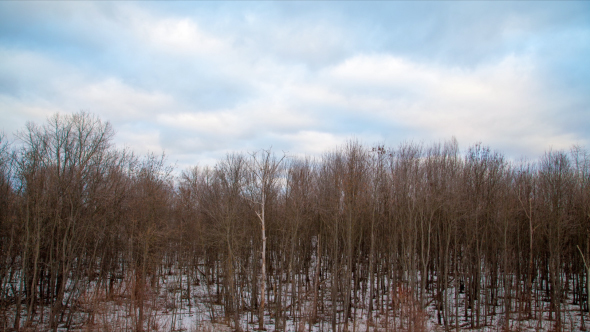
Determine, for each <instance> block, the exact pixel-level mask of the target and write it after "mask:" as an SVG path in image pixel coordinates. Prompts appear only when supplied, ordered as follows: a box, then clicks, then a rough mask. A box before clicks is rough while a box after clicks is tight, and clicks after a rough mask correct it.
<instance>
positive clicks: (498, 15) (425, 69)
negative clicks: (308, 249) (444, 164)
mask: <svg viewBox="0 0 590 332" xmlns="http://www.w3.org/2000/svg"><path fill="white" fill-rule="evenodd" d="M589 59H590V2H585V1H584V2H577V1H571V2H563V1H559V2H551V1H541V2H529V1H518V2H510V1H490V2H486V1H473V2H472V1H432V2H430V1H415V2H403V1H391V2H387V1H374V2H373V1H363V2H355V1H342V2H339V1H301V2H299V1H261V2H249V1H230V2H220V1H219V2H218V1H215V2H206V1H198V2H197V1H195V2H191V1H179V2H174V1H166V2H141V1H137V2H136V1H129V2H109V1H96V2H73V1H57V2H51V1H25V2H21V1H2V2H0V131H2V132H4V133H5V135H6V136H7V137H8V138H9V139H10V138H13V137H14V134H15V132H16V131H17V130H22V129H23V128H24V126H25V124H26V122H27V121H32V122H35V123H38V124H41V123H43V122H44V121H46V119H47V118H48V117H49V116H51V115H52V114H55V113H57V112H59V113H62V114H66V113H75V112H79V111H85V112H89V113H93V114H96V115H98V116H99V117H100V118H101V119H103V120H105V121H109V122H110V123H111V124H112V125H113V127H114V129H115V131H116V137H115V143H116V144H117V145H118V146H121V147H122V146H127V147H129V148H131V149H132V150H134V151H135V152H137V153H138V154H145V153H147V152H154V153H158V154H159V153H162V152H165V154H166V155H167V158H168V160H169V161H170V162H173V163H175V164H176V165H177V167H179V168H185V167H188V166H192V165H211V164H214V163H215V161H217V160H219V159H221V158H223V157H224V156H225V155H226V154H227V153H229V152H235V151H238V152H248V151H255V150H259V149H263V148H265V149H267V148H270V147H272V149H273V150H275V151H283V152H286V153H287V154H289V155H311V156H316V155H321V154H322V153H323V152H326V151H328V150H331V149H334V148H336V147H337V146H339V145H342V144H344V143H346V141H347V140H350V139H356V140H359V141H360V142H362V143H364V144H366V145H368V146H370V145H374V144H385V145H386V146H391V147H395V146H397V145H398V144H400V143H402V142H408V141H412V142H424V143H425V144H429V143H431V142H441V141H444V140H448V139H450V138H451V137H453V136H454V137H456V139H457V140H458V142H459V144H460V146H461V148H467V147H468V146H470V145H472V144H474V143H477V142H482V143H483V144H485V145H488V146H490V147H491V148H492V149H495V150H498V151H501V152H503V153H504V154H505V155H506V156H507V157H509V158H515V159H516V158H520V157H526V158H530V159H535V158H538V157H539V156H541V155H542V154H543V153H544V152H545V151H548V150H550V149H552V150H559V149H569V148H570V147H571V146H572V145H574V144H578V145H582V146H585V147H586V148H589V147H590V144H589V143H590V129H589V128H590V60H589Z"/></svg>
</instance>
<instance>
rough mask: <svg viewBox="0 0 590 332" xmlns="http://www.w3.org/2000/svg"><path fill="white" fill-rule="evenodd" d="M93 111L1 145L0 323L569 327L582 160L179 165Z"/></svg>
mask: <svg viewBox="0 0 590 332" xmlns="http://www.w3.org/2000/svg"><path fill="white" fill-rule="evenodd" d="M114 135H115V133H114V129H113V128H112V126H111V125H110V124H109V123H108V122H106V121H104V120H102V119H100V118H98V117H97V116H95V115H92V114H88V113H76V114H71V115H64V114H61V115H59V114H56V115H54V116H52V117H50V118H49V119H48V120H47V121H46V122H44V123H40V124H35V123H29V124H28V125H27V126H26V127H24V128H22V130H20V131H19V132H18V133H16V134H15V137H16V138H15V139H14V140H11V141H8V140H7V139H6V137H5V136H4V137H2V138H1V140H0V260H1V261H0V329H1V330H2V331H45V330H47V331H49V330H52V331H255V330H268V331H359V332H361V331H363V332H364V331H459V330H480V331H481V330H485V331H549V330H552V331H579V330H586V328H587V327H588V325H589V324H590V322H589V320H590V315H589V312H588V291H589V288H590V278H589V274H590V155H589V154H588V152H587V151H586V150H585V149H584V148H583V147H579V146H574V147H572V148H571V150H568V151H555V150H548V151H547V152H546V153H545V154H544V155H543V156H542V157H541V158H539V159H538V160H528V161H527V160H517V161H515V160H511V159H509V158H507V157H505V156H504V155H503V154H502V153H501V152H498V151H494V150H492V149H490V148H488V147H487V146H486V145H484V144H474V145H471V146H469V147H467V148H460V147H459V145H458V142H457V141H456V140H455V139H450V140H448V141H445V142H441V143H430V144H424V143H415V142H405V143H401V144H399V145H398V146H393V147H389V146H383V145H375V146H367V145H364V144H362V143H360V142H358V141H355V140H350V141H348V142H346V143H345V144H343V145H342V146H339V147H334V149H333V150H330V151H326V152H325V153H324V154H323V155H321V156H320V157H315V158H312V157H297V156H291V155H289V154H288V153H287V152H282V151H276V150H273V149H271V148H266V149H261V150H258V151H244V152H242V153H231V154H227V155H226V156H225V157H224V158H222V159H221V160H218V161H217V163H216V164H215V165H214V166H203V167H201V166H195V167H192V168H189V169H185V170H176V169H174V168H173V167H171V166H169V164H170V163H169V161H168V160H166V158H165V157H164V156H160V155H154V154H148V155H143V156H142V155H136V154H134V152H133V151H130V150H129V149H125V148H120V147H117V146H115V144H114V143H113V138H114Z"/></svg>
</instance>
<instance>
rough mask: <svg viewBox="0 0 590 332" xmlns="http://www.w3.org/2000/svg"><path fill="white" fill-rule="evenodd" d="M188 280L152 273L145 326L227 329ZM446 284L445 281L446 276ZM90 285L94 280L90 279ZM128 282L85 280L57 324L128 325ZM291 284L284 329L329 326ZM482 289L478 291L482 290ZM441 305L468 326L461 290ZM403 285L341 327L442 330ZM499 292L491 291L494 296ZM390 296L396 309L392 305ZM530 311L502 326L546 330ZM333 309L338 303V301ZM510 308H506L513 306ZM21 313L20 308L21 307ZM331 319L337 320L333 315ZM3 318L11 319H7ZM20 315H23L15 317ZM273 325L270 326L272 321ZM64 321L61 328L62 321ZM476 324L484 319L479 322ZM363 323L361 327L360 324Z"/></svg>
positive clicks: (253, 325) (131, 322) (244, 320)
mask: <svg viewBox="0 0 590 332" xmlns="http://www.w3.org/2000/svg"><path fill="white" fill-rule="evenodd" d="M195 281H196V279H192V280H191V282H192V285H191V287H190V291H191V294H190V296H188V294H187V291H186V290H187V289H188V287H187V283H188V282H189V280H188V278H187V276H186V275H182V274H180V273H179V272H178V271H176V270H174V269H172V270H170V272H169V273H167V274H165V275H162V276H160V278H159V282H157V283H156V285H155V286H154V287H151V288H149V289H148V292H147V293H146V296H145V297H146V299H147V300H146V301H145V306H144V326H145V330H146V331H187V332H191V331H195V332H198V331H235V330H236V328H235V324H234V320H233V317H230V318H227V317H225V316H224V312H223V307H222V306H221V305H220V304H216V303H215V301H214V300H215V298H216V296H215V292H216V290H215V286H214V285H213V286H211V285H209V286H208V285H207V284H206V283H205V282H200V281H199V282H195ZM449 285H453V282H450V283H449ZM94 286H95V285H94ZM131 287H132V284H131V282H130V281H129V280H123V282H121V283H119V284H118V285H117V286H116V287H115V288H114V289H113V292H112V294H111V295H110V296H109V297H107V295H106V294H105V292H104V291H94V290H95V289H97V288H96V287H93V286H92V285H91V286H90V287H87V288H86V291H85V292H84V293H83V294H81V296H80V298H79V299H78V301H76V302H75V303H73V306H75V308H76V311H75V312H76V313H75V314H73V315H72V316H71V317H65V318H64V320H63V323H62V324H60V326H59V328H58V331H134V330H135V328H134V327H135V326H136V324H137V317H139V312H138V308H137V307H136V305H135V303H136V301H135V300H134V299H132V298H131V297H130V295H129V294H131V293H132V292H131V291H130V289H131ZM323 287H326V289H329V280H327V281H326V283H325V286H323ZM291 291H292V289H291V287H286V289H285V291H284V292H285V294H284V295H283V300H284V304H283V306H286V307H288V308H289V309H292V308H291V306H293V308H295V307H297V309H296V310H294V315H290V313H291V311H288V312H286V316H287V317H286V321H285V329H284V330H285V331H310V332H315V331H331V330H332V324H331V319H332V317H331V313H332V305H331V303H330V301H329V296H327V295H325V299H324V301H323V303H321V305H322V306H324V307H325V308H324V309H325V310H324V313H323V314H322V313H320V315H319V316H318V319H317V321H316V322H315V323H314V324H311V323H310V322H309V319H307V317H310V316H311V307H312V305H311V304H312V297H311V296H310V295H309V294H310V292H307V293H304V294H306V295H307V296H306V297H305V298H303V300H300V301H299V302H298V303H293V304H292V303H290V299H291V296H290V295H291V293H290V292H291ZM484 291H485V290H484ZM447 292H448V298H449V299H450V301H449V308H450V310H451V311H452V312H453V314H454V313H456V312H458V313H459V318H460V319H459V322H458V325H459V330H469V329H470V327H471V321H470V319H468V318H467V317H466V315H465V310H466V308H465V300H466V299H465V294H463V293H460V294H455V289H454V288H449V289H447ZM408 294H411V292H409V291H407V290H405V291H404V290H403V289H402V290H401V291H400V290H399V289H398V290H397V291H396V292H394V293H392V298H391V299H390V300H391V303H390V304H389V305H388V306H387V307H388V309H389V310H374V311H373V312H372V317H373V319H372V321H371V322H369V321H368V319H367V318H368V316H369V315H368V314H369V313H368V295H367V296H365V298H364V299H359V301H357V302H359V304H358V305H357V306H356V307H355V306H353V308H352V310H353V312H352V315H351V316H352V317H351V319H350V322H349V324H348V331H355V332H356V331H359V332H360V331H373V332H377V331H397V330H400V331H403V330H406V329H407V327H408V326H409V325H408V324H409V323H410V321H411V322H413V326H416V327H418V328H417V329H415V330H416V331H423V330H427V331H444V330H445V328H444V326H443V325H439V324H438V323H437V322H438V315H439V314H440V313H439V311H438V310H437V308H436V307H435V304H434V301H433V300H432V299H433V293H432V291H430V292H429V293H428V294H426V298H425V303H426V304H427V305H426V308H425V309H424V310H421V309H420V305H419V303H418V301H417V300H416V299H415V298H413V297H412V296H410V295H408ZM503 296H504V294H502V293H500V294H498V302H499V303H500V302H501V301H500V300H501V299H502V297H503ZM242 297H243V301H242V302H243V303H244V305H245V306H246V303H248V301H247V300H249V299H250V297H251V294H249V293H247V292H243V294H242ZM455 297H457V299H458V303H457V304H458V306H457V307H456V306H455ZM273 301H274V299H273V297H272V296H271V301H270V303H267V307H266V309H267V310H266V311H267V314H266V316H265V328H266V330H267V331H275V330H282V329H280V327H281V325H280V320H278V321H277V319H275V317H274V316H273V315H271V314H270V313H271V312H274V308H275V303H273ZM394 303H395V308H396V310H393V305H394ZM533 304H534V307H535V308H536V309H535V310H534V314H533V315H534V317H533V318H532V319H524V318H522V317H521V319H519V318H518V313H512V314H511V316H510V317H511V319H510V320H509V324H508V329H509V330H511V331H549V330H551V329H552V328H553V326H554V321H552V320H550V319H549V305H550V303H549V302H547V301H544V300H543V299H542V298H541V299H540V300H539V301H538V302H534V303H533ZM338 309H339V310H338V311H339V312H340V314H341V312H342V311H343V310H342V308H338ZM503 310H504V307H503V306H495V307H494V308H493V311H492V312H491V313H488V315H486V316H485V317H482V318H481V321H482V323H483V322H484V320H485V326H482V327H479V328H478V329H476V330H478V331H490V332H491V331H503V330H504V327H505V322H506V321H505V319H506V315H505V314H504V312H503ZM513 310H514V309H513ZM563 311H564V315H563V326H562V328H563V330H566V331H580V330H582V326H581V316H580V311H579V306H578V305H573V304H572V303H571V301H570V300H566V302H564V304H563ZM23 315H24V313H23ZM584 315H585V317H584V319H585V320H586V321H587V320H588V314H587V313H584ZM8 316H10V317H14V310H13V311H12V312H9V313H8ZM36 316H37V318H36V321H35V324H34V326H32V327H31V328H32V330H35V331H44V330H49V308H48V307H46V306H45V307H43V306H41V307H40V308H39V310H38V313H37V315H36ZM339 320H342V318H341V317H340V318H339ZM9 321H11V320H9ZM239 321H240V327H241V329H242V330H244V331H254V330H256V329H257V328H258V318H257V312H254V313H252V312H251V311H247V310H242V312H241V315H240V318H239ZM24 322H25V320H24V317H23V324H24ZM448 323H449V325H450V329H451V330H454V329H455V326H456V324H457V322H455V321H453V320H452V319H451V321H449V322H448ZM275 324H277V325H278V326H276V325H275ZM68 325H69V328H68V327H67V326H68ZM482 325H484V324H482ZM367 326H368V329H367ZM337 328H338V329H339V330H342V329H343V328H344V326H343V324H339V325H338V327H337Z"/></svg>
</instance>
